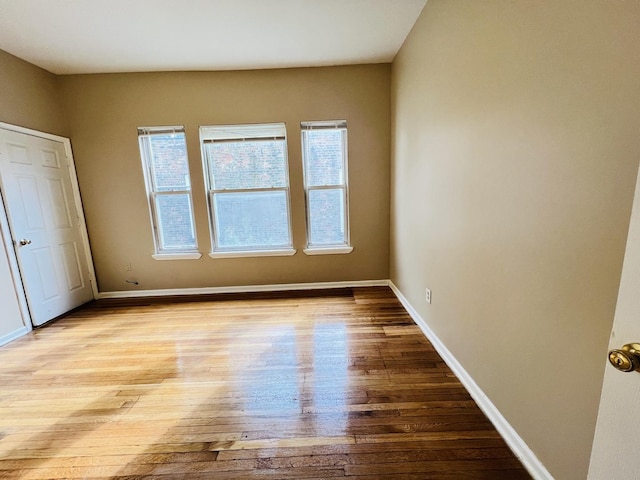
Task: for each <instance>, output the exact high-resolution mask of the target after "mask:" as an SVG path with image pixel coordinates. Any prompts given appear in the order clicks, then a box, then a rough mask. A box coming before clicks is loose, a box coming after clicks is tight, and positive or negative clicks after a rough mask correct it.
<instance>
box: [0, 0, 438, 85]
mask: <svg viewBox="0 0 640 480" xmlns="http://www.w3.org/2000/svg"><path fill="white" fill-rule="evenodd" d="M426 2H427V0H56V1H52V0H0V50H5V51H6V52H9V53H11V54H13V55H15V56H17V57H20V58H22V59H24V60H26V61H28V62H31V63H33V64H35V65H38V66H40V67H42V68H44V69H45V70H48V71H50V72H52V73H55V74H76V73H105V72H148V71H175V70H240V69H261V68H286V67H309V66H325V65H348V64H361V63H384V62H391V61H392V60H393V58H394V56H395V54H396V53H397V52H398V50H399V49H400V47H401V46H402V43H403V42H404V40H405V38H406V37H407V35H408V33H409V31H410V30H411V28H412V27H413V24H414V23H415V21H416V19H417V18H418V16H419V15H420V12H421V11H422V8H423V7H424V5H425V4H426Z"/></svg>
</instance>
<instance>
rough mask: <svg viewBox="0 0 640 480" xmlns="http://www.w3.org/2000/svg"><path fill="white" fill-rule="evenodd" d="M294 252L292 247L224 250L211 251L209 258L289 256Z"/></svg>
mask: <svg viewBox="0 0 640 480" xmlns="http://www.w3.org/2000/svg"><path fill="white" fill-rule="evenodd" d="M295 254H296V250H295V249H294V248H286V249H280V250H244V251H226V252H211V253H210V254H209V256H210V257H211V258H241V257H290V256H292V255H295Z"/></svg>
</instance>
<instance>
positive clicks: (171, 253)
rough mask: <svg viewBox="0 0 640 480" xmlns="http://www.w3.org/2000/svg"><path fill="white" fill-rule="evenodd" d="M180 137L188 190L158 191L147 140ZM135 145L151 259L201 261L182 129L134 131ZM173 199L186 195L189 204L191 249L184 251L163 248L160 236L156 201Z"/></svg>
mask: <svg viewBox="0 0 640 480" xmlns="http://www.w3.org/2000/svg"><path fill="white" fill-rule="evenodd" d="M176 133H179V134H182V135H183V137H184V148H185V152H186V155H187V172H188V188H185V189H171V190H167V191H160V190H159V189H157V187H156V181H155V171H154V166H153V154H152V150H151V140H150V139H151V137H153V136H154V135H162V134H176ZM138 145H139V147H140V158H141V160H142V171H143V176H144V182H145V189H146V194H147V205H148V207H149V218H150V220H151V231H152V237H153V245H154V251H155V253H154V254H153V255H152V257H153V258H154V259H155V260H195V259H198V258H200V257H202V254H201V253H200V251H199V248H198V235H197V230H196V222H195V215H194V210H193V193H192V187H191V185H192V183H191V169H190V166H189V152H188V149H187V137H186V131H185V128H184V126H183V125H170V126H153V127H138ZM174 195H187V196H188V197H187V198H188V200H189V217H190V220H191V229H192V231H193V238H194V245H193V247H188V248H163V233H164V232H162V231H161V228H160V226H161V222H160V219H159V216H158V207H157V200H158V199H159V198H161V197H168V196H174Z"/></svg>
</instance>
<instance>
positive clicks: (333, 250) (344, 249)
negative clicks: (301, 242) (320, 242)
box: [303, 247, 353, 255]
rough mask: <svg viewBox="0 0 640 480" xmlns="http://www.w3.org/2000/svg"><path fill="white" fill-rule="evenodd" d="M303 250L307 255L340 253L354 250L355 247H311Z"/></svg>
mask: <svg viewBox="0 0 640 480" xmlns="http://www.w3.org/2000/svg"><path fill="white" fill-rule="evenodd" d="M303 252H304V253H305V254H306V255H340V254H345V253H351V252H353V247H324V248H321V247H310V248H305V249H304V250H303Z"/></svg>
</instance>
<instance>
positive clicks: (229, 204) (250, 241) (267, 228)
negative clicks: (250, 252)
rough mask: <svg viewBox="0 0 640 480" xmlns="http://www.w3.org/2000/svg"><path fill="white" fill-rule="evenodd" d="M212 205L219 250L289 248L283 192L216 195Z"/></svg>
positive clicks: (289, 241)
mask: <svg viewBox="0 0 640 480" xmlns="http://www.w3.org/2000/svg"><path fill="white" fill-rule="evenodd" d="M213 203H214V209H215V222H216V235H217V238H218V242H217V245H218V246H219V247H221V248H242V247H245V248H260V247H263V248H264V247H288V246H290V245H291V240H290V238H289V218H288V212H287V196H286V193H285V192H284V191H274V192H242V193H215V194H213Z"/></svg>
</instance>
